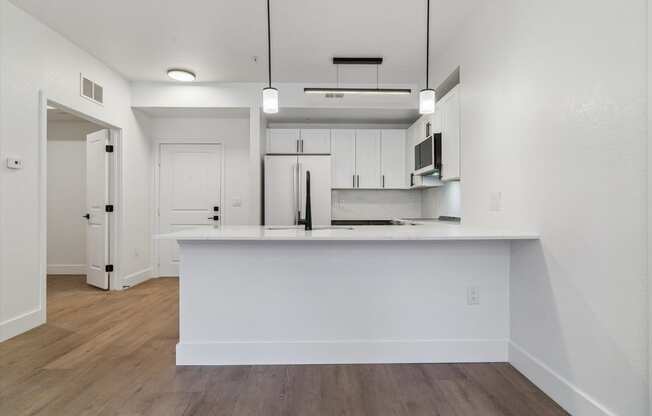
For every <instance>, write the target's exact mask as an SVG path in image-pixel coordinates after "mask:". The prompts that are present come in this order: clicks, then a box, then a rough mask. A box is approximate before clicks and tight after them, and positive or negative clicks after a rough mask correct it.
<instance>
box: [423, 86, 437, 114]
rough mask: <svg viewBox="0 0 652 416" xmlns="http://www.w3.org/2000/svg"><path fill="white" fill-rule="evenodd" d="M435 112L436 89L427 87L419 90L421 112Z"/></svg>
mask: <svg viewBox="0 0 652 416" xmlns="http://www.w3.org/2000/svg"><path fill="white" fill-rule="evenodd" d="M434 112H435V90H433V89H425V90H421V91H420V92H419V114H432V113H434Z"/></svg>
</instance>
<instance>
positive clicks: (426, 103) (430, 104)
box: [419, 0, 435, 114]
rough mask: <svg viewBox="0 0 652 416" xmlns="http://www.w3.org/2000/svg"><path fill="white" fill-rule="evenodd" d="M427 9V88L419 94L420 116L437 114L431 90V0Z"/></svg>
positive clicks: (433, 94) (433, 92)
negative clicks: (429, 83)
mask: <svg viewBox="0 0 652 416" xmlns="http://www.w3.org/2000/svg"><path fill="white" fill-rule="evenodd" d="M427 1H428V6H427V8H426V88H425V89H423V90H421V91H420V92H419V114H432V113H434V112H435V90H433V89H431V88H429V85H428V81H429V75H430V74H429V72H430V0H427Z"/></svg>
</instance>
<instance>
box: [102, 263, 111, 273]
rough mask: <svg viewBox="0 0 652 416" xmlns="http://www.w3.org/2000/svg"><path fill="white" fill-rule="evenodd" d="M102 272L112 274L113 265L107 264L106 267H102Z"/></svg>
mask: <svg viewBox="0 0 652 416" xmlns="http://www.w3.org/2000/svg"><path fill="white" fill-rule="evenodd" d="M104 271H105V272H107V273H110V272H112V271H113V265H112V264H107V265H106V266H104Z"/></svg>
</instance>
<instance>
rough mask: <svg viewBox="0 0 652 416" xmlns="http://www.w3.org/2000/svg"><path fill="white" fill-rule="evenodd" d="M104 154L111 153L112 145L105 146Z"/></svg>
mask: <svg viewBox="0 0 652 416" xmlns="http://www.w3.org/2000/svg"><path fill="white" fill-rule="evenodd" d="M106 153H113V145H112V144H107V145H106Z"/></svg>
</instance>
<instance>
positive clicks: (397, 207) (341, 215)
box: [331, 189, 421, 220]
mask: <svg viewBox="0 0 652 416" xmlns="http://www.w3.org/2000/svg"><path fill="white" fill-rule="evenodd" d="M331 201H332V218H333V219H334V220H383V219H392V218H418V217H421V192H418V191H413V190H371V189H369V190H365V189H355V190H346V189H338V190H333V192H332V193H331Z"/></svg>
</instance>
